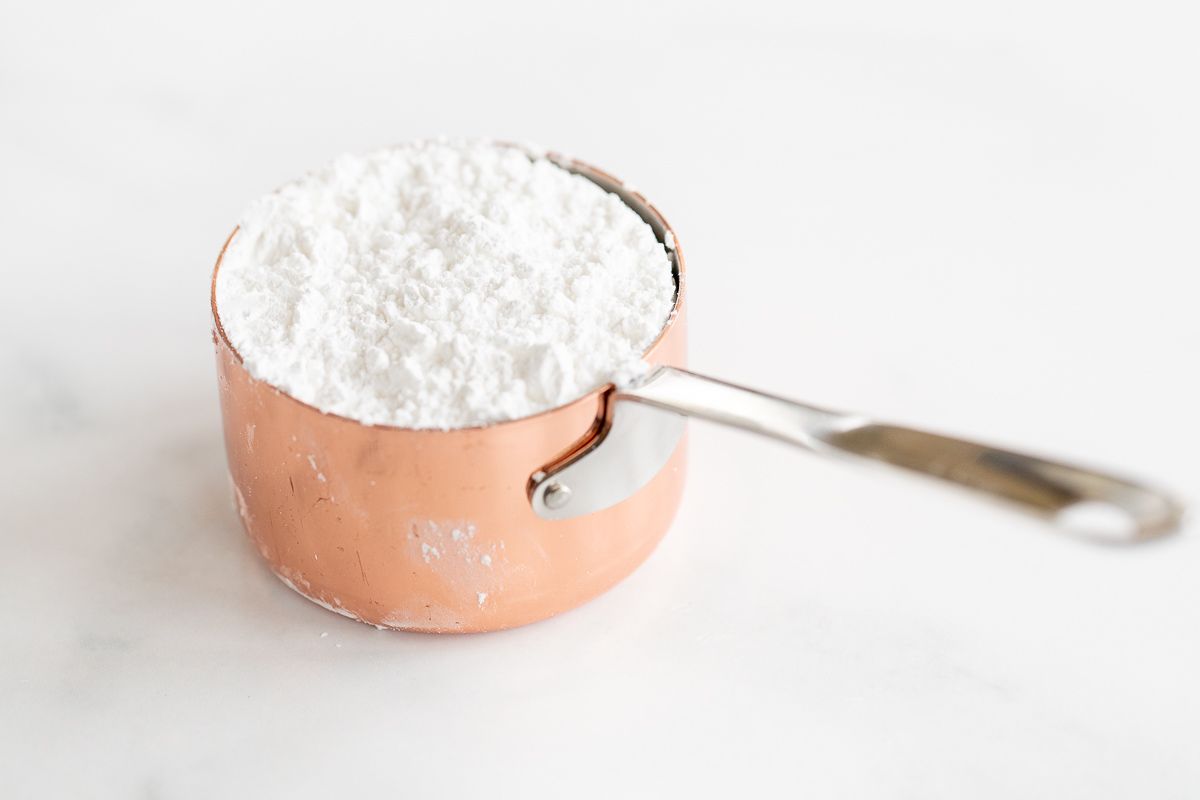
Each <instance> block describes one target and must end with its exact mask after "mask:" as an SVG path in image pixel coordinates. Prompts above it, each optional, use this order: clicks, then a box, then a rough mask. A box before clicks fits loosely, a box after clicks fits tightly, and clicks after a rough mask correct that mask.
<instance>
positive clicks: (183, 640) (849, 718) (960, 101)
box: [0, 1, 1200, 800]
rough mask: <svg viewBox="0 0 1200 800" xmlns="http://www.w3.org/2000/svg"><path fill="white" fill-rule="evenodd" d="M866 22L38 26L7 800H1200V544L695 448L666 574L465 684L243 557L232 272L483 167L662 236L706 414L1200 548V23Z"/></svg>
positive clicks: (18, 236) (13, 31) (650, 572)
mask: <svg viewBox="0 0 1200 800" xmlns="http://www.w3.org/2000/svg"><path fill="white" fill-rule="evenodd" d="M826 5H828V6H831V7H833V8H832V10H831V9H826V10H823V11H816V10H813V9H800V8H797V7H796V6H795V5H793V4H788V5H787V6H784V5H782V4H781V5H779V6H763V5H759V4H755V3H750V2H737V3H732V4H727V6H726V8H724V9H723V10H708V9H703V8H701V7H700V6H701V4H699V3H686V4H684V3H681V4H679V5H677V6H676V7H673V8H671V7H665V6H657V5H651V4H646V3H615V2H612V3H605V4H595V5H590V6H582V5H576V4H568V3H543V4H533V3H514V2H504V3H479V4H478V5H474V6H464V5H455V4H439V3H434V2H424V3H399V2H393V3H379V4H377V5H374V6H367V5H362V4H357V3H344V2H343V3H330V4H328V5H326V6H325V7H323V8H320V9H317V8H311V9H308V8H304V7H302V6H300V5H298V4H296V3H283V2H280V3H275V4H261V5H259V4H246V3H240V2H238V3H234V2H208V3H205V4H202V5H196V6H194V7H192V8H190V9H188V8H186V7H169V6H168V4H164V3H145V4H141V5H131V4H124V3H88V4H83V3H80V4H79V5H77V6H67V5H59V4H53V3H40V2H15V1H14V2H6V3H4V5H3V10H2V11H0V269H2V270H3V277H4V282H3V288H2V289H0V375H2V376H3V378H2V388H0V451H2V455H3V458H2V460H0V499H2V501H3V512H2V514H0V537H2V539H0V544H2V545H3V557H2V558H0V605H2V607H3V612H2V616H0V776H3V777H2V781H3V788H2V789H0V794H3V796H4V797H6V798H26V797H31V798H32V797H37V798H46V797H121V798H129V797H139V798H204V799H205V800H208V799H209V798H216V797H261V798H266V797H318V796H321V797H343V798H346V797H350V798H352V797H366V796H368V795H369V796H390V797H401V796H403V797H422V798H424V797H433V798H440V797H554V798H563V797H603V798H612V797H672V796H675V797H682V796H714V797H734V796H755V795H760V796H779V795H791V796H806V797H852V798H860V797H862V798H891V797H905V798H964V797H969V798H1011V797H1022V798H1055V799H1056V800H1061V799H1062V798H1089V800H1094V799H1095V798H1125V797H1135V796H1136V797H1146V798H1195V797H1197V796H1200V759H1197V758H1196V755H1197V733H1198V728H1200V724H1198V723H1200V691H1198V689H1197V680H1198V679H1197V675H1198V674H1200V580H1198V577H1197V576H1198V574H1200V573H1198V571H1197V567H1198V566H1200V564H1198V560H1200V559H1198V557H1200V545H1198V544H1197V538H1198V533H1200V531H1197V530H1196V529H1195V528H1194V527H1193V528H1192V529H1190V530H1187V531H1185V533H1184V535H1183V536H1181V537H1179V538H1177V539H1175V540H1173V541H1170V542H1166V543H1163V544H1161V545H1156V546H1148V547H1144V548H1141V549H1136V550H1132V549H1125V550H1120V549H1112V548H1096V547H1089V546H1086V545H1083V544H1080V543H1078V542H1075V541H1071V540H1068V539H1066V538H1064V537H1062V536H1059V535H1056V534H1055V533H1054V532H1052V531H1050V530H1048V529H1047V528H1046V527H1045V526H1044V525H1043V524H1041V523H1039V522H1037V521H1034V520H1030V519H1027V518H1025V517H1023V516H1021V515H1019V514H1017V513H1014V512H1011V511H1009V510H1007V509H1005V508H998V507H995V506H991V505H988V504H981V503H979V502H977V501H976V500H975V499H974V498H971V497H968V496H966V495H962V494H956V493H954V492H948V491H946V490H944V489H942V488H941V487H938V486H934V485H931V484H927V483H924V482H921V481H918V480H914V479H907V478H901V477H895V476H892V475H890V474H886V473H885V472H884V471H874V470H861V469H856V468H854V467H853V466H851V465H846V464H830V463H826V462H822V461H820V460H818V459H815V458H812V457H809V456H806V455H804V454H802V453H799V452H796V451H792V450H790V449H787V448H785V447H782V446H778V445H774V444H770V443H766V442H763V441H759V440H755V439H752V438H749V437H747V436H745V435H742V434H738V433H733V432H727V431H723V430H717V429H714V428H712V427H702V426H700V425H697V426H695V427H694V428H693V432H694V439H693V450H692V462H691V464H692V471H691V479H690V484H689V491H688V494H687V497H686V500H685V505H684V508H683V510H682V512H681V514H680V517H679V518H678V520H677V522H676V524H675V526H674V528H673V530H672V532H671V534H670V535H669V536H668V538H667V539H666V540H665V541H664V543H663V545H662V546H661V547H660V549H659V550H658V551H657V553H656V554H655V555H654V556H653V557H652V558H651V560H650V561H649V562H648V563H647V564H646V565H645V566H644V567H643V568H642V569H641V570H640V571H638V572H637V573H636V574H635V575H634V576H633V577H632V578H631V579H630V580H628V581H627V582H625V583H624V584H622V585H621V586H619V587H618V588H617V589H615V590H614V591H612V592H611V593H609V594H608V595H606V596H605V597H603V598H601V599H599V600H597V601H596V602H593V603H591V604H590V605H588V606H587V607H585V608H582V609H580V610H577V611H575V612H572V613H570V614H567V615H564V616H562V617H560V618H558V619H555V620H552V621H549V622H546V623H542V624H537V625H533V626H530V627H527V628H524V629H520V630H515V631H511V632H507V633H501V634H493V635H482V636H469V637H435V636H426V635H404V634H396V633H389V632H380V631H376V630H375V629H373V628H370V627H367V626H363V625H359V624H356V623H354V622H351V621H348V620H345V619H342V618H340V617H337V616H334V615H332V614H330V613H328V612H325V611H322V610H321V609H319V608H317V607H316V606H314V605H311V604H309V603H308V602H306V601H304V600H303V599H301V598H300V597H299V596H297V595H294V594H292V593H291V592H289V591H288V590H287V589H286V588H285V587H284V586H283V585H282V584H280V583H279V582H278V581H276V580H274V579H273V578H272V577H270V575H269V574H268V572H267V570H266V569H265V568H264V567H263V566H262V565H261V564H260V563H259V561H258V560H257V558H256V556H255V555H254V554H253V552H252V549H251V547H250V546H249V545H248V543H247V542H246V541H245V540H244V537H243V535H242V533H241V532H240V530H239V528H238V524H237V521H236V517H235V515H234V514H233V513H232V511H231V510H230V504H229V498H228V493H227V492H228V490H227V484H226V477H225V467H224V456H223V453H222V448H221V441H220V436H219V432H218V416H217V403H216V390H215V380H214V370H213V364H212V357H211V345H210V342H209V338H208V327H209V320H208V310H207V286H208V279H209V270H210V268H211V264H212V261H213V259H214V257H215V255H216V253H217V250H218V248H219V246H220V244H221V242H222V241H223V239H224V237H225V235H226V234H227V233H228V231H229V230H230V228H231V227H232V225H233V223H234V222H235V221H236V219H237V218H238V216H239V214H240V211H241V209H242V207H243V206H244V205H245V204H246V203H247V202H248V201H249V200H250V199H251V198H253V197H254V196H256V195H258V194H260V193H263V192H265V191H268V190H270V189H271V188H273V187H274V186H276V185H277V184H279V183H280V182H282V181H284V180H286V179H288V178H290V177H293V176H295V175H297V174H298V173H299V172H301V171H303V170H304V169H306V168H308V167H309V166H313V165H316V164H319V163H321V162H323V161H325V160H326V159H327V158H329V157H330V156H332V155H334V154H336V153H338V152H341V151H346V150H362V149H366V148H370V147H374V146H378V145H382V144H386V143H389V142H393V141H399V140H403V139H408V138H412V137H417V136H426V135H432V134H441V133H449V134H467V135H492V136H496V137H501V138H508V139H517V140H531V141H535V142H538V143H541V144H544V145H547V146H550V147H553V148H555V149H560V150H562V151H565V152H567V153H571V154H574V155H577V156H579V157H581V158H584V159H585V160H588V161H591V162H592V163H595V164H598V165H600V166H602V167H605V168H607V169H609V170H611V171H613V172H614V173H615V174H617V175H620V176H622V177H624V178H626V179H628V180H630V181H632V182H634V183H636V184H637V185H638V186H639V187H640V188H641V189H642V190H643V191H645V192H646V194H647V195H648V196H649V197H650V198H651V199H652V200H653V201H654V202H655V203H656V204H657V205H658V206H659V207H660V208H661V209H663V211H664V212H665V213H666V215H667V216H668V218H669V219H670V220H671V221H672V223H673V224H674V225H675V226H676V228H677V230H678V231H679V234H680V240H681V242H682V245H683V247H684V250H685V252H686V254H687V257H688V264H689V268H690V276H691V280H690V303H691V313H692V316H691V321H692V345H693V349H692V356H693V361H692V363H693V366H694V367H695V368H697V369H699V370H702V371H707V372H711V373H713V374H716V375H719V376H722V377H725V378H727V379H733V380H738V381H743V382H747V383H751V384H754V385H758V386H761V387H764V388H767V389H770V390H773V391H776V392H779V393H784V394H790V395H793V396H796V397H798V398H802V399H806V400H809V401H812V402H817V403H822V404H828V405H833V406H835V407H845V408H850V409H856V410H861V411H869V412H873V413H875V414H877V415H880V416H883V417H885V418H889V419H897V420H901V421H907V422H911V423H917V424H921V425H925V426H931V427H934V428H936V429H941V430H948V431H952V432H958V433H973V434H977V435H980V436H983V437H984V438H985V439H990V440H994V441H998V442H1002V443H1008V444H1011V445H1018V446H1025V447H1030V448H1033V449H1035V450H1039V451H1045V452H1049V453H1060V454H1066V455H1070V456H1073V457H1075V458H1078V459H1083V460H1085V461H1095V462H1098V463H1103V464H1111V465H1115V466H1117V467H1120V468H1123V469H1125V470H1127V471H1130V472H1133V473H1136V474H1145V475H1148V476H1151V477H1155V478H1158V479H1160V480H1162V481H1164V482H1165V483H1166V484H1167V485H1170V486H1173V487H1174V488H1175V489H1177V490H1178V491H1179V492H1180V493H1181V494H1182V495H1183V496H1184V497H1185V498H1187V499H1190V500H1192V501H1197V500H1198V499H1200V497H1198V495H1200V492H1198V491H1197V489H1198V488H1200V486H1198V482H1197V478H1196V474H1197V473H1196V463H1197V462H1196V452H1195V451H1196V446H1197V444H1198V443H1200V435H1198V434H1200V424H1198V423H1197V409H1198V408H1200V391H1198V390H1197V385H1196V379H1195V373H1196V350H1197V345H1198V344H1200V324H1198V322H1197V313H1196V306H1197V302H1196V300H1197V296H1196V288H1197V287H1196V281H1195V274H1196V270H1197V267H1198V256H1200V237H1198V236H1197V219H1198V218H1200V190H1198V188H1197V187H1198V186H1200V156H1198V152H1200V148H1198V146H1197V143H1198V142H1200V114H1198V110H1197V106H1198V104H1197V78H1198V77H1200V55H1198V48H1197V46H1196V41H1197V33H1198V29H1197V25H1196V20H1195V19H1194V18H1192V17H1191V16H1190V13H1189V12H1190V8H1191V6H1192V4H1190V3H1186V2H1179V3H1174V4H1167V3H1154V2H1149V3H1147V2H1138V3H1133V2H1129V3H1124V4H1111V3H1093V2H1086V3H1085V2H1079V3H1061V2H1059V3H1047V2H1038V3H1034V4H1028V5H1023V4H1020V3H1016V4H1014V3H993V4H989V5H990V10H986V11H985V10H981V8H980V6H982V5H983V4H971V3H947V4H946V5H945V6H943V7H940V8H939V7H932V6H929V5H924V6H920V7H918V6H914V4H912V3H883V4H880V5H879V6H878V7H875V8H868V7H863V6H861V5H860V4H826ZM323 633H328V636H325V637H322V634H323Z"/></svg>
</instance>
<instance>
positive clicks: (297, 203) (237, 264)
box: [216, 140, 675, 428]
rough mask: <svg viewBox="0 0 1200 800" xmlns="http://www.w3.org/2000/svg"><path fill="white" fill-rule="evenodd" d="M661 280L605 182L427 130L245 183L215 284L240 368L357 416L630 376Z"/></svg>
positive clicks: (458, 414)
mask: <svg viewBox="0 0 1200 800" xmlns="http://www.w3.org/2000/svg"><path fill="white" fill-rule="evenodd" d="M674 292H675V284H674V279H673V277H672V274H671V262H670V260H669V258H668V255H667V252H666V250H665V249H664V247H663V245H662V244H660V243H659V242H658V241H657V239H656V238H655V235H654V232H653V231H652V230H651V229H650V226H649V225H647V224H646V223H645V222H644V221H643V220H642V219H641V218H640V217H639V216H638V215H637V214H636V213H635V212H634V211H633V210H632V209H630V208H629V207H628V206H626V205H625V204H624V203H623V202H622V201H621V200H620V198H618V197H617V196H616V195H614V194H610V193H608V192H606V191H605V190H604V189H601V188H600V187H599V186H597V185H596V184H594V183H592V182H591V181H589V180H587V179H586V178H583V177H581V176H578V175H574V174H572V173H570V172H568V171H567V170H565V169H563V168H561V167H559V166H557V165H555V164H553V163H551V162H550V161H548V160H545V159H544V158H536V157H534V158H531V157H530V156H529V155H527V154H526V153H525V152H523V151H522V150H518V149H515V148H512V147H505V146H501V145H497V144H493V143H489V142H483V141H447V140H438V141H427V142H418V143H414V144H409V145H404V146H400V147H395V148H389V149H385V150H380V151H376V152H374V153H371V154H368V155H366V156H343V157H341V158H339V159H337V160H335V161H334V162H332V163H331V164H329V165H328V166H326V167H324V168H323V169H320V170H317V171H315V172H312V173H310V174H308V175H307V176H305V177H304V178H301V179H300V180H298V181H296V182H294V183H291V184H288V185H286V186H284V187H283V188H282V189H280V190H278V191H277V192H274V193H272V194H270V195H267V196H266V197H263V198H262V199H260V200H258V201H257V202H256V203H254V204H253V205H252V206H251V207H250V209H249V210H248V211H247V212H246V214H245V216H244V217H243V219H242V221H241V224H240V228H239V230H238V233H237V234H236V235H235V236H234V238H233V240H232V242H231V243H230V245H229V248H228V250H227V251H226V253H225V256H224V259H223V260H222V262H221V267H220V270H219V272H218V276H217V286H216V300H217V308H218V311H219V314H220V318H221V322H222V326H223V328H224V330H225V334H226V336H227V337H228V338H229V340H230V342H231V344H233V346H234V347H235V348H236V349H237V351H238V353H239V354H240V355H241V357H242V359H243V361H244V363H245V366H246V368H247V370H248V371H249V372H250V374H251V375H253V376H254V377H255V378H258V379H260V380H263V381H266V382H267V383H270V384H271V385H273V386H276V387H278V388H280V389H282V390H284V391H285V392H287V393H288V394H291V395H292V396H294V397H296V398H298V399H300V400H302V401H304V402H306V403H309V404H311V405H313V406H316V407H317V408H319V409H321V410H322V411H326V412H330V413H335V414H340V415H342V416H346V417H351V418H353V419H357V420H360V421H362V422H366V423H370V424H388V425H397V426H402V427H411V428H460V427H470V426H475V425H482V424H487V423H491V422H497V421H501V420H508V419H516V418H519V417H524V416H528V415H530V414H535V413H537V412H539V411H543V410H546V409H549V408H553V407H555V406H558V405H561V404H563V403H565V402H568V401H570V400H573V399H575V398H577V397H580V396H582V395H583V394H586V393H587V392H589V391H591V390H592V389H594V388H596V387H598V386H601V385H603V384H605V383H608V382H611V381H621V380H626V379H628V378H629V377H630V376H631V375H636V374H637V373H639V372H640V371H641V370H643V369H644V364H643V363H642V362H641V358H640V356H641V354H642V353H643V352H644V351H645V349H646V347H647V346H649V344H650V343H651V342H653V341H654V339H655V338H656V337H657V336H658V334H659V332H660V331H661V330H662V327H663V325H664V324H665V323H666V321H667V318H668V316H669V314H670V311H671V308H672V303H673V298H674Z"/></svg>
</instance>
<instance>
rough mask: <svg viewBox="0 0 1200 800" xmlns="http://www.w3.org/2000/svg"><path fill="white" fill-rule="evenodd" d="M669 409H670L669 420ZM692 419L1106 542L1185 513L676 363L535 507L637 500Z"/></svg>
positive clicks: (1155, 499)
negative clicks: (930, 484) (878, 469)
mask: <svg viewBox="0 0 1200 800" xmlns="http://www.w3.org/2000/svg"><path fill="white" fill-rule="evenodd" d="M639 409H647V410H649V409H657V410H658V411H659V412H660V413H658V414H653V413H651V414H647V413H646V412H645V411H641V410H639ZM661 412H667V414H666V417H667V419H664V415H663V414H662V413H661ZM682 417H699V418H702V419H707V420H711V421H713V422H719V423H721V424H724V425H730V426H733V427H737V428H742V429H744V430H747V431H751V432H753V433H758V434H762V435H764V436H769V437H771V438H774V439H779V440H781V441H785V442H789V443H791V444H794V445H797V446H799V447H802V448H804V449H806V450H810V451H812V452H814V453H819V454H823V455H847V456H857V457H859V458H867V459H871V460H874V461H879V462H883V463H886V464H891V465H893V466H896V467H902V468H904V469H907V470H910V471H912V472H917V473H920V474H922V475H929V476H931V477H935V478H940V479H941V480H943V481H948V482H950V483H953V484H957V485H959V486H964V487H967V488H970V489H975V490H977V491H980V492H982V493H984V494H986V495H989V496H992V497H997V498H1001V499H1003V500H1007V501H1010V502H1013V503H1015V504H1017V505H1019V506H1020V507H1022V508H1024V509H1026V510H1029V511H1033V512H1035V513H1039V514H1041V515H1043V516H1047V517H1050V518H1052V519H1054V520H1057V521H1059V522H1061V523H1063V524H1064V525H1065V526H1067V527H1069V528H1071V529H1073V530H1074V531H1075V532H1077V533H1079V534H1082V535H1085V536H1087V537H1088V538H1092V539H1096V540H1102V541H1106V542H1113V541H1118V542H1132V541H1142V540H1147V539H1152V538H1156V537H1159V536H1162V535H1165V534H1168V533H1170V532H1172V531H1173V530H1175V529H1176V528H1177V527H1178V525H1179V523H1180V521H1181V519H1182V516H1183V507H1182V506H1181V505H1180V504H1179V503H1178V502H1176V501H1175V500H1174V499H1173V498H1172V497H1171V496H1170V495H1168V494H1166V493H1164V492H1161V491H1158V490H1156V489H1152V488H1149V487H1146V486H1144V485H1142V484H1139V483H1136V482H1134V481H1130V480H1126V479H1123V478H1118V477H1114V476H1112V475H1108V474H1105V473H1102V472H1097V471H1094V470H1091V469H1087V468H1084V467H1079V466H1072V465H1070V464H1064V463H1061V462H1057V461H1050V460H1047V459H1043V458H1038V457H1036V456H1030V455H1025V454H1023V453H1017V452H1014V451H1011V450H1003V449H1000V448H996V447H991V446H988V445H982V444H976V443H974V442H969V441H965V440H962V439H956V438H953V437H949V436H942V435H940V434H936V433H928V432H926V431H920V430H915V429H913V428H905V427H901V426H898V425H890V424H885V423H880V422H876V421H873V420H871V419H868V418H865V417H861V416H856V415H851V414H844V413H840V412H836V411H831V410H829V409H824V408H818V407H816V406H809V405H804V404H802V403H797V402H794V401H792V400H786V399H784V398H782V397H775V396H773V395H769V394H764V393H763V392H758V391H755V390H753V389H747V388H745V387H743V386H737V385H734V384H731V383H726V382H724V381H719V380H716V379H714V378H708V377H704V376H702V375H697V374H695V373H692V372H687V371H685V370H680V369H674V368H671V367H660V368H658V369H656V370H655V371H654V372H653V373H651V374H650V375H649V376H647V377H646V378H645V379H644V380H642V381H641V382H640V383H638V384H636V385H634V386H630V387H626V388H622V389H618V390H616V391H615V392H614V394H613V395H612V398H611V400H610V413H609V425H608V427H607V428H606V429H605V430H604V431H601V434H600V435H599V436H598V437H597V438H596V440H595V442H593V443H592V444H591V445H590V446H588V447H586V448H584V449H583V450H581V451H580V452H577V453H575V454H573V455H572V456H570V457H569V458H567V459H565V460H564V461H562V462H560V463H558V464H555V465H551V466H549V467H547V468H546V469H545V470H543V471H540V472H538V473H537V474H535V475H534V476H533V478H532V481H531V487H530V500H531V502H532V503H533V507H534V510H535V511H537V513H538V514H539V515H541V516H543V517H546V518H548V519H563V518H567V517H572V516H578V515H580V514H585V513H590V512H591V511H596V510H599V509H601V508H605V507H607V506H609V505H612V504H614V503H615V502H619V501H620V500H622V499H624V498H625V497H628V496H629V495H630V494H632V493H633V491H636V490H637V489H638V488H640V487H641V486H643V485H644V484H645V483H646V482H647V481H648V480H649V479H650V478H651V477H652V476H653V475H654V474H655V473H656V472H657V470H658V469H659V468H661V466H662V464H664V463H665V462H666V459H667V458H668V457H669V456H670V453H671V452H673V450H674V446H675V444H676V442H677V441H678V437H679V436H680V435H682ZM670 418H673V419H670ZM668 420H669V421H668Z"/></svg>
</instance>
